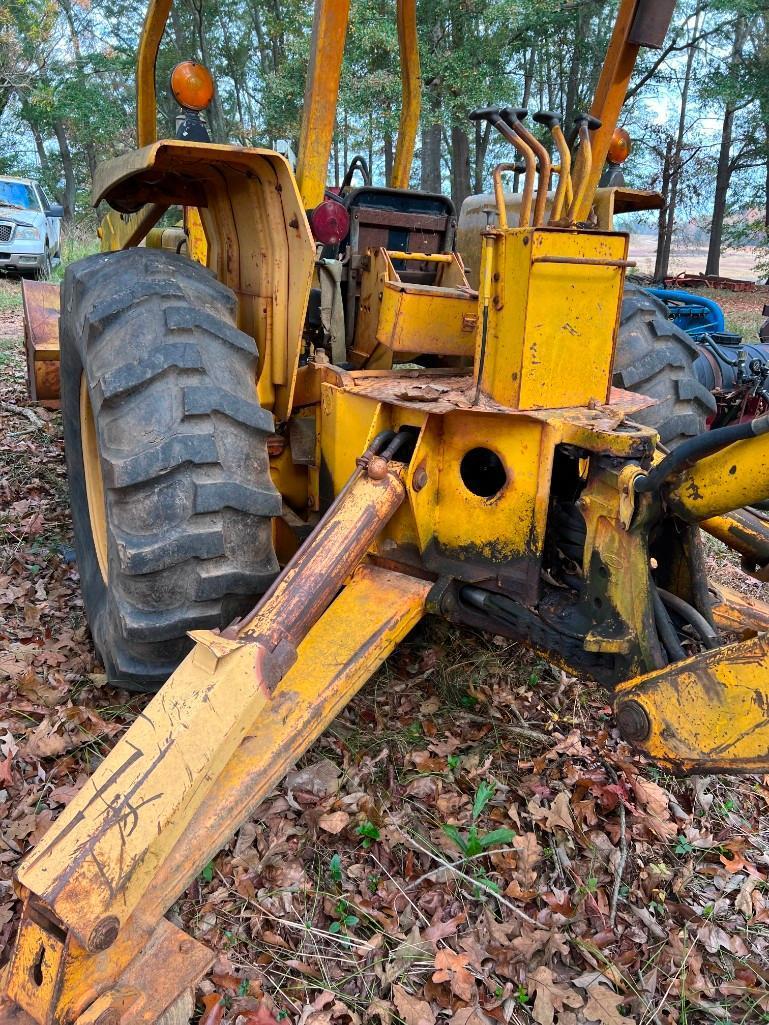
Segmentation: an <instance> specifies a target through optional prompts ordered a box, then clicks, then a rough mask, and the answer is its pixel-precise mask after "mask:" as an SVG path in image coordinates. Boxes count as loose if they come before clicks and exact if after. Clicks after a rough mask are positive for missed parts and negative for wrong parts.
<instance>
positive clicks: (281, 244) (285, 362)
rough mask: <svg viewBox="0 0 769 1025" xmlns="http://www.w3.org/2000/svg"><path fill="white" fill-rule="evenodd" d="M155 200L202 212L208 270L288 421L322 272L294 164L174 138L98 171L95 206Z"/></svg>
mask: <svg viewBox="0 0 769 1025" xmlns="http://www.w3.org/2000/svg"><path fill="white" fill-rule="evenodd" d="M150 198H152V199H153V201H154V202H156V203H158V204H161V203H164V204H165V206H171V205H174V204H177V203H180V204H187V205H193V206H196V207H198V208H199V210H200V215H201V219H202V222H203V227H204V229H205V236H206V239H207V240H208V266H209V267H210V268H211V269H212V270H213V271H214V273H215V274H216V276H217V277H218V278H219V280H220V281H223V282H224V284H226V285H229V287H230V288H232V289H233V291H234V292H235V294H236V295H237V296H238V300H239V302H238V326H239V327H240V328H241V329H242V330H243V331H245V332H246V333H248V334H250V335H252V337H254V338H255V339H256V343H257V346H258V348H259V357H260V359H259V380H258V388H257V390H258V394H259V399H260V402H261V404H262V406H264V407H265V408H268V409H272V410H273V412H274V413H275V415H276V417H278V418H279V419H285V418H286V417H287V416H288V414H289V411H290V409H291V404H292V396H293V389H294V381H295V378H296V368H297V366H298V361H299V352H300V348H301V344H302V332H303V330H304V320H305V313H306V309H307V301H308V298H309V293H310V284H311V280H312V273H313V268H314V265H315V245H314V243H313V240H312V235H311V233H310V227H309V224H308V222H307V217H306V215H305V212H304V209H303V207H302V203H301V199H300V196H299V193H298V191H297V186H296V181H295V180H294V176H293V174H292V173H291V168H290V167H289V164H288V162H287V161H286V159H285V157H283V156H281V155H280V154H279V153H275V152H273V151H272V150H264V149H248V148H245V147H242V146H219V145H215V144H213V143H185V142H181V141H179V140H167V141H164V142H156V143H154V144H153V145H152V146H147V147H145V148H144V149H141V150H137V151H135V152H132V153H129V154H126V155H125V156H122V157H116V158H115V159H114V160H110V161H107V162H106V163H104V164H101V165H100V166H99V168H98V170H97V172H96V176H95V178H94V190H93V202H94V203H98V202H99V201H100V200H102V199H103V200H105V201H106V202H108V203H110V204H111V205H113V206H114V207H116V208H119V209H121V210H128V211H130V210H133V209H136V208H139V207H141V206H142V205H143V204H144V203H145V202H147V201H148V200H149V199H150ZM119 220H120V219H118V223H119ZM149 227H151V225H149ZM140 237H141V236H140ZM103 241H104V240H103ZM136 242H138V238H136V239H135V240H133V241H131V242H129V243H127V244H131V245H135V244H136Z"/></svg>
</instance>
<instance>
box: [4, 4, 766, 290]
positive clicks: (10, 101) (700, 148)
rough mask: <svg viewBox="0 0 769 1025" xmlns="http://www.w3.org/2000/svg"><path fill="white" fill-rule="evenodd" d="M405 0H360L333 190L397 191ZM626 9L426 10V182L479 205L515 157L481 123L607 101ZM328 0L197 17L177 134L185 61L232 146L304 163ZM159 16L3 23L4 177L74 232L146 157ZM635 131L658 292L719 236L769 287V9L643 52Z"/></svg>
mask: <svg viewBox="0 0 769 1025" xmlns="http://www.w3.org/2000/svg"><path fill="white" fill-rule="evenodd" d="M394 6H395V4H394V0H352V5H351V9H352V14H351V24H350V30H349V32H348V39H347V47H346V54H345V66H344V68H343V75H342V88H341V93H340V102H339V106H338V117H337V130H336V134H335V139H334V147H333V152H332V157H331V164H330V168H329V181H330V182H331V183H336V184H338V183H339V181H340V179H341V177H342V176H343V175H344V171H345V168H346V167H347V165H348V163H349V161H350V160H351V159H352V157H353V156H354V155H355V154H356V153H361V154H363V155H364V156H365V157H366V158H367V160H368V162H369V165H370V166H371V168H372V171H373V179H374V183H375V184H384V183H385V182H386V180H387V178H388V176H389V171H390V168H391V165H392V159H393V151H394V140H395V136H396V134H397V124H398V113H399V103H400V100H399V98H400V78H399V67H398V59H397V35H396V28H395V13H394ZM615 6H616V0H575V2H565V0H516V2H509V0H504V2H503V0H420V2H419V3H418V17H419V32H420V47H421V62H422V83H423V102H422V119H421V131H420V137H419V140H418V146H417V153H416V156H415V160H414V166H413V169H412V185H414V186H416V187H421V188H423V189H426V190H430V191H444V192H446V193H448V194H450V195H451V196H452V198H453V200H454V202H455V203H456V204H457V205H459V204H460V203H461V202H462V200H463V199H464V198H465V197H466V196H467V195H469V194H471V193H476V192H483V191H487V190H488V186H489V175H490V169H491V167H492V166H493V165H494V163H496V162H497V161H498V160H499V159H500V158H501V157H503V156H507V153H506V144H505V143H504V142H503V141H502V140H501V139H499V138H498V137H497V136H496V134H495V133H492V132H490V131H489V129H488V127H484V126H482V125H480V124H475V125H474V124H471V123H470V122H469V121H468V117H467V115H468V112H469V111H470V110H472V109H473V107H476V106H486V105H489V104H490V103H510V104H515V105H520V106H525V107H529V108H530V109H532V110H536V109H539V108H546V109H549V110H554V111H557V112H559V113H560V114H561V115H562V116H563V118H564V123H565V124H567V125H568V124H570V123H571V122H572V120H573V118H574V116H575V115H576V114H577V113H579V112H580V111H583V110H586V109H587V108H588V107H589V104H590V98H591V96H592V94H593V90H594V88H595V84H596V81H597V79H598V75H599V72H600V67H601V62H602V60H603V55H604V53H605V50H606V46H607V43H608V36H609V33H610V31H611V26H612V23H613V16H614V8H615ZM312 9H313V5H312V3H311V2H309V0H177V2H176V3H175V4H174V6H173V9H172V13H171V17H170V19H169V25H168V28H167V31H166V35H165V38H164V41H163V46H162V49H161V53H160V57H159V61H158V69H157V73H158V83H159V103H160V111H159V116H160V120H161V131H163V130H164V131H165V132H166V133H167V134H169V135H173V133H174V122H175V116H176V114H177V109H176V108H175V105H174V102H173V100H172V99H171V97H170V95H169V94H168V91H167V90H166V89H164V88H163V87H162V83H164V82H167V81H168V76H169V74H170V70H171V68H172V67H173V66H174V65H175V64H176V63H177V62H178V61H180V60H183V59H188V58H195V59H198V60H200V61H202V62H203V63H204V64H206V65H207V66H208V67H209V68H210V69H211V70H212V72H213V74H214V77H215V79H216V82H217V93H216V97H215V100H214V102H213V105H212V107H211V109H210V111H209V112H208V122H209V127H210V130H211V134H212V137H213V138H214V140H215V141H220V142H223V141H229V142H235V143H240V144H242V145H246V146H250V145H258V146H265V145H266V146H274V145H275V144H276V143H277V142H278V141H279V140H282V141H283V142H284V143H287V144H288V145H289V146H290V147H291V148H292V149H293V150H294V151H296V148H297V142H298V134H299V124H300V118H301V110H302V100H303V93H304V78H305V73H306V68H307V63H308V56H309V46H310V31H311V26H312ZM144 12H145V2H144V0H4V2H3V4H2V6H0V173H6V174H25V175H31V176H34V177H37V178H39V179H40V180H41V181H42V182H43V184H44V185H45V186H46V187H47V188H48V189H49V191H50V192H52V193H54V194H55V195H56V196H57V197H58V198H59V199H60V201H61V202H62V204H63V206H64V209H65V230H66V228H67V227H68V226H69V225H71V224H72V223H73V222H75V223H81V224H85V225H86V226H88V227H92V226H93V219H94V214H93V212H92V211H91V209H90V205H89V191H90V187H91V181H92V177H93V173H94V170H95V168H96V165H97V163H98V162H99V161H100V160H102V159H104V158H105V157H109V156H112V155H114V154H116V153H119V152H122V151H125V150H127V149H129V148H130V147H131V146H132V145H134V127H133V125H134V114H135V109H134V105H135V88H134V61H135V53H136V47H137V40H138V36H139V32H140V29H141V23H142V19H143V17H144ZM622 122H623V124H624V125H625V127H627V128H628V130H629V131H630V133H631V136H632V137H633V140H634V150H633V153H632V155H631V158H630V160H629V161H628V166H627V171H626V175H627V179H628V183H629V184H631V185H633V186H638V187H651V188H655V189H658V190H659V191H661V192H662V193H663V196H664V198H665V208H664V210H663V211H661V212H660V214H659V215H657V214H653V215H647V226H646V228H645V230H647V231H652V230H653V231H656V233H657V246H656V252H657V256H656V266H655V277H656V278H658V279H659V278H662V277H664V275H665V274H666V273H667V271H668V265H669V261H670V254H671V248H672V246H673V244H674V243H675V241H676V240H677V239H679V238H681V237H684V236H687V237H691V236H692V235H699V237H700V238H701V239H704V240H705V243H706V244H707V246H708V255H707V271H708V273H718V272H719V266H720V254H721V252H722V250H723V248H724V247H725V246H727V245H728V246H746V245H747V246H753V247H756V248H757V251H758V261H757V264H756V270H757V272H758V274H759V275H760V276H761V277H762V278H763V277H764V276H766V275H767V274H769V5H767V0H716V2H712V3H704V2H702V0H678V3H677V6H676V11H675V14H674V16H673V23H672V26H671V29H670V31H669V33H668V37H667V39H666V42H665V46H664V48H663V49H661V50H659V51H650V50H645V51H642V56H641V59H640V61H639V64H638V67H637V70H636V73H635V75H634V78H633V80H632V83H631V87H630V91H629V95H628V100H627V103H626V106H625V110H624V112H623V118H622Z"/></svg>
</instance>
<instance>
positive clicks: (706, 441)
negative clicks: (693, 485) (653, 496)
mask: <svg viewBox="0 0 769 1025" xmlns="http://www.w3.org/2000/svg"><path fill="white" fill-rule="evenodd" d="M767 432H769V413H765V414H764V415H763V416H759V417H756V419H755V420H748V421H746V422H745V423H741V424H734V425H733V426H730V427H719V428H718V429H717V430H715V431H707V432H706V433H705V434H698V435H697V437H696V438H689V440H688V441H684V442H682V443H681V444H680V445H679V446H678V447H677V448H676V449H674V450H673V451H672V452H671V453H670V455H668V456H665V458H664V459H663V460H662V461H661V462H659V463H657V465H656V466H653V467H652V468H651V470H650V471H649V472H648V473H647V474H646V476H645V477H636V479H635V491H636V494H649V493H650V492H655V491H659V489H660V488H661V487H662V485H663V484H664V483H665V481H666V480H667V479H668V478H669V477H672V476H673V474H675V473H678V471H679V470H682V469H684V467H686V466H690V465H691V464H692V463H696V462H697V461H698V460H699V459H703V458H704V457H705V456H709V455H712V454H713V453H714V452H719V451H720V450H721V449H722V448H727V447H728V446H729V445H733V444H734V442H735V441H745V440H746V439H747V438H755V437H758V436H759V435H761V434H766V433H767Z"/></svg>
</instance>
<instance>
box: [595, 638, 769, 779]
mask: <svg viewBox="0 0 769 1025" xmlns="http://www.w3.org/2000/svg"><path fill="white" fill-rule="evenodd" d="M614 707H615V713H616V716H617V724H618V726H619V728H620V732H621V733H622V736H623V737H624V738H625V739H626V740H627V741H629V742H630V743H632V744H633V745H634V746H635V747H638V748H640V749H641V750H643V751H645V752H646V754H648V755H649V757H650V758H652V759H654V761H656V762H658V763H660V764H663V765H666V766H668V767H669V768H670V769H672V770H673V771H674V772H679V773H696V772H729V773H737V772H769V634H766V633H763V634H759V635H758V636H757V637H753V638H751V639H750V640H747V641H741V642H739V643H737V644H729V645H726V646H725V647H723V648H718V649H716V650H714V651H706V652H703V653H702V654H700V655H695V656H694V657H693V658H688V659H686V660H685V661H683V662H677V663H676V664H675V665H672V666H669V667H668V668H666V669H661V670H657V671H656V672H653V673H648V674H646V675H645V676H639V677H636V679H634V680H628V681H627V682H626V683H622V684H620V685H619V687H618V688H617V691H616V697H615V706H614Z"/></svg>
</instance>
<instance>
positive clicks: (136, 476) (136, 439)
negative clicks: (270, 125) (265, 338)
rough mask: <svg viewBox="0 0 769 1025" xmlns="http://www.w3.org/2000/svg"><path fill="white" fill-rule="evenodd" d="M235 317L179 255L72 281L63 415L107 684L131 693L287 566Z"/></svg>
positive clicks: (218, 287) (265, 425)
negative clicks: (87, 464) (88, 458)
mask: <svg viewBox="0 0 769 1025" xmlns="http://www.w3.org/2000/svg"><path fill="white" fill-rule="evenodd" d="M235 311H236V300H235V296H234V294H233V293H232V292H231V291H230V289H228V288H226V287H225V286H224V285H222V284H221V283H220V282H218V281H217V280H216V279H215V278H214V277H213V275H212V274H211V273H210V271H208V270H207V269H205V268H203V267H201V266H200V265H198V264H196V263H194V262H193V261H191V260H189V259H188V258H187V257H184V256H181V255H177V254H175V253H168V252H164V251H158V250H149V249H143V248H136V249H129V250H124V251H121V252H116V253H107V254H97V255H95V256H91V257H86V259H85V260H82V261H79V262H78V263H76V264H72V265H71V266H70V267H68V268H67V272H66V274H65V278H64V284H63V287H62V316H61V350H62V405H63V411H64V428H65V449H66V452H67V463H68V472H69V476H70V491H71V495H72V508H73V522H74V527H75V544H76V550H77V555H78V563H79V567H80V572H81V581H82V585H83V593H84V599H85V604H86V611H87V613H88V619H89V624H90V626H91V631H92V633H93V636H94V641H95V643H96V646H97V648H98V650H99V652H100V654H101V656H102V659H103V661H104V664H105V668H106V670H107V674H108V677H109V678H110V679H111V680H112V681H113V682H117V683H120V684H121V685H124V686H127V687H129V688H132V689H135V690H149V691H151V690H155V689H157V687H158V686H159V685H160V684H161V683H162V682H163V681H164V680H165V679H166V677H167V676H168V673H169V667H170V668H171V669H172V668H173V667H174V666H175V665H176V664H178V662H179V661H180V660H181V658H183V657H184V655H185V654H186V653H187V651H189V649H190V647H191V645H192V642H191V641H190V640H189V638H188V637H187V632H188V631H189V630H194V629H213V628H220V627H224V626H226V625H227V624H228V623H230V622H231V621H232V620H233V619H234V618H236V617H237V616H240V615H242V614H243V613H244V612H246V611H247V610H248V609H249V608H250V607H251V606H252V605H253V604H254V600H255V599H256V598H257V597H258V596H259V595H260V594H262V593H263V592H264V591H265V590H266V588H267V587H268V586H269V584H270V583H271V582H272V580H273V579H274V576H275V574H276V572H277V569H278V565H277V560H276V558H275V553H274V549H273V542H272V526H271V520H272V517H274V516H276V515H278V514H279V512H280V508H281V500H280V495H279V493H278V492H277V490H276V489H275V487H274V485H273V483H272V479H271V477H270V472H269V460H268V456H267V449H266V443H267V438H268V437H269V435H270V434H271V433H272V431H273V420H272V415H271V414H270V413H269V412H268V411H266V410H263V409H262V408H261V406H260V405H259V402H258V400H257V396H256V386H255V380H256V371H257V360H258V353H257V349H256V345H255V343H254V340H253V339H252V338H251V337H249V336H248V335H246V334H244V333H243V332H241V331H239V330H238V328H237V326H236V324H235ZM81 378H82V380H83V381H84V382H86V383H87V386H88V390H89V397H90V400H91V407H92V410H93V414H94V421H95V430H96V436H97V442H98V447H99V452H100V463H101V471H102V478H103V482H104V487H105V506H106V524H107V544H108V582H107V583H106V584H105V581H104V580H102V578H101V573H100V572H99V569H98V563H97V561H96V558H95V549H94V545H93V538H92V527H91V523H90V517H89V512H88V508H87V500H86V499H85V489H84V485H83V476H84V474H83V466H82V461H83V455H82V440H81V438H80V413H79V400H80V382H81ZM78 460H79V463H78ZM84 503H85V507H84Z"/></svg>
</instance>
